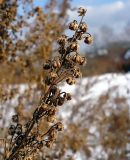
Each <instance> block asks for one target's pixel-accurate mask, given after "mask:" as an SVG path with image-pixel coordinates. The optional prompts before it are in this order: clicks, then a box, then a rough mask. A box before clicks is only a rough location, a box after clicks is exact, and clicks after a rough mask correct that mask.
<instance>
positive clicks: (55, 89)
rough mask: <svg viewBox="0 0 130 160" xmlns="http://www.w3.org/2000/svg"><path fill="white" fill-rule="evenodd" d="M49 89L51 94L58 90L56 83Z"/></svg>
mask: <svg viewBox="0 0 130 160" xmlns="http://www.w3.org/2000/svg"><path fill="white" fill-rule="evenodd" d="M50 91H51V93H52V94H56V92H57V91H58V88H57V86H56V85H54V86H52V88H51V90H50Z"/></svg>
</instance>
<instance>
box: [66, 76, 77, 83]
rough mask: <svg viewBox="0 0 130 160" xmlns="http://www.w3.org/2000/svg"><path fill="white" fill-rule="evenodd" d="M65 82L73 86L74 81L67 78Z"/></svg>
mask: <svg viewBox="0 0 130 160" xmlns="http://www.w3.org/2000/svg"><path fill="white" fill-rule="evenodd" d="M66 82H67V83H68V84H69V85H72V84H75V80H74V79H73V78H72V77H68V78H67V79H66Z"/></svg>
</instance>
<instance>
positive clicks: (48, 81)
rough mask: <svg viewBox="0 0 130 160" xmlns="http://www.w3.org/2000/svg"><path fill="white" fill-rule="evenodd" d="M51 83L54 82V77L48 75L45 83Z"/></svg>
mask: <svg viewBox="0 0 130 160" xmlns="http://www.w3.org/2000/svg"><path fill="white" fill-rule="evenodd" d="M51 83H52V78H51V77H48V76H47V77H46V78H45V84H46V85H50V84H51Z"/></svg>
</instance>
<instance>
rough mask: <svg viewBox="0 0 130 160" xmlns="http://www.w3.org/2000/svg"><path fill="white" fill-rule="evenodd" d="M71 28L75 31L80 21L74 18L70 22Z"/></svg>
mask: <svg viewBox="0 0 130 160" xmlns="http://www.w3.org/2000/svg"><path fill="white" fill-rule="evenodd" d="M69 29H70V30H73V31H75V30H77V29H78V23H77V21H76V20H74V21H73V22H71V23H70V24H69Z"/></svg>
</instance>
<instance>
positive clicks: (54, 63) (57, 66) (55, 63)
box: [53, 59, 61, 68]
mask: <svg viewBox="0 0 130 160" xmlns="http://www.w3.org/2000/svg"><path fill="white" fill-rule="evenodd" d="M60 66H61V62H60V60H59V59H57V60H55V61H54V62H53V67H54V68H60Z"/></svg>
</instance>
